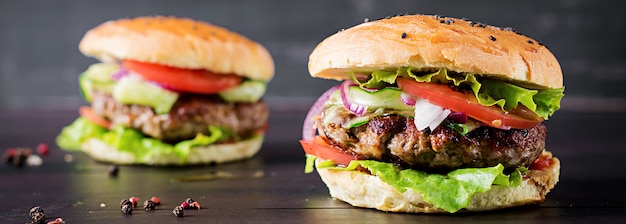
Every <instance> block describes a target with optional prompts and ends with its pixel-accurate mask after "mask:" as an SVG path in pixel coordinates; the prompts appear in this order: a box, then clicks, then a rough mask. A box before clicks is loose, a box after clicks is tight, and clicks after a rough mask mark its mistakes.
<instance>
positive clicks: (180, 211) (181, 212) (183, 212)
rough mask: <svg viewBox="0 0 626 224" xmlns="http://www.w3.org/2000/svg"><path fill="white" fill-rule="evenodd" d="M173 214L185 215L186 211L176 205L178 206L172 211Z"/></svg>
mask: <svg viewBox="0 0 626 224" xmlns="http://www.w3.org/2000/svg"><path fill="white" fill-rule="evenodd" d="M172 214H174V215H175V216H177V217H183V215H185V211H184V210H183V207H181V206H176V208H174V210H173V211H172Z"/></svg>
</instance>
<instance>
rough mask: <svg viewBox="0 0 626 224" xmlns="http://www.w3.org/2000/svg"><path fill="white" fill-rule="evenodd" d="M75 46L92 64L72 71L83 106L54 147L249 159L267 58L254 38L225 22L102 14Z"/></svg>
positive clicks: (269, 72)
mask: <svg viewBox="0 0 626 224" xmlns="http://www.w3.org/2000/svg"><path fill="white" fill-rule="evenodd" d="M79 48H80V50H81V52H82V53H83V54H85V55H87V56H91V57H94V58H96V59H98V60H99V61H100V62H99V63H96V64H93V65H91V66H90V67H89V68H88V69H87V70H86V71H85V72H84V73H82V74H81V75H80V78H79V82H80V90H81V93H82V94H83V96H84V98H85V100H86V101H88V102H90V103H91V106H83V107H81V108H80V110H79V111H80V115H81V116H80V117H79V118H78V119H77V120H76V121H74V122H73V123H72V124H71V125H69V126H67V127H65V128H64V129H63V131H62V132H61V134H60V135H59V136H58V137H57V144H58V145H59V147H61V148H64V149H68V150H82V151H84V152H86V153H87V154H88V155H90V156H91V157H93V158H94V159H96V160H99V161H105V162H111V163H117V164H146V165H190V164H207V163H222V162H228V161H233V160H240V159H245V158H249V157H252V156H253V155H255V154H256V153H257V152H258V150H259V149H260V148H261V144H262V142H263V136H264V133H265V130H266V129H267V121H268V117H269V109H268V107H267V105H266V104H265V103H264V101H263V100H262V96H263V94H264V93H265V90H266V85H267V82H268V81H269V80H270V79H271V78H272V77H273V75H274V62H273V60H272V57H271V55H270V54H269V52H268V51H267V49H265V48H264V47H263V46H262V45H260V44H258V43H256V42H254V41H252V40H249V39H247V38H246V37H244V36H242V35H239V34H237V33H235V32H232V31H229V30H227V29H225V28H222V27H219V26H215V25H212V24H208V23H205V22H200V21H196V20H192V19H188V18H177V17H172V16H155V17H137V18H131V19H120V20H114V21H108V22H105V23H103V24H101V25H99V26H97V27H95V28H93V29H91V30H89V31H88V32H87V33H86V34H85V36H84V37H83V39H82V40H81V42H80V45H79Z"/></svg>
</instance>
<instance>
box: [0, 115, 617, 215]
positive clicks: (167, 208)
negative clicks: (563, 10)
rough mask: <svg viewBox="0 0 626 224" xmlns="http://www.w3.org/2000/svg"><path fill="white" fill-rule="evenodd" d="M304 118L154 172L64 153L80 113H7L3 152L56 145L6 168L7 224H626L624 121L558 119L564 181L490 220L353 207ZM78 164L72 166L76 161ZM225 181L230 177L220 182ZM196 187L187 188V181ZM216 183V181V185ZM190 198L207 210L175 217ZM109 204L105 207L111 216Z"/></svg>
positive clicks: (0, 178)
mask: <svg viewBox="0 0 626 224" xmlns="http://www.w3.org/2000/svg"><path fill="white" fill-rule="evenodd" d="M304 114H305V112H304V111H298V112H293V111H292V112H290V111H272V115H271V118H270V119H271V122H270V129H269V132H268V134H267V137H266V141H265V143H264V145H263V148H262V150H261V152H260V153H259V154H258V155H257V156H255V157H254V158H253V159H251V160H248V161H243V162H238V163H230V164H224V165H219V166H197V167H186V168H154V167H143V166H122V167H120V171H119V175H118V176H117V177H110V176H109V175H108V172H107V169H108V167H109V164H103V163H98V162H94V161H92V160H90V159H89V158H88V157H86V156H85V155H84V154H82V153H70V152H66V151H62V150H60V149H58V147H57V146H56V145H55V144H54V137H55V136H56V134H57V133H58V131H59V130H60V129H61V128H62V127H63V126H64V125H67V124H69V123H70V122H71V121H72V120H73V119H74V118H75V117H76V116H77V114H76V113H75V112H58V111H57V112H45V111H28V112H23V111H0V150H2V152H4V150H5V149H7V148H9V147H20V146H28V147H31V148H34V147H36V145H37V144H38V143H48V144H49V145H50V147H51V153H50V155H49V156H47V157H43V164H42V165H41V166H24V167H19V168H18V167H14V166H9V165H7V164H4V163H3V164H0V223H25V222H27V221H29V220H30V218H29V216H28V210H29V209H30V208H31V207H32V206H35V205H39V206H41V208H43V209H44V211H45V213H46V217H48V219H47V221H49V220H52V219H54V218H56V217H62V218H63V219H65V221H66V222H67V223H218V222H219V223H315V224H325V223H458V222H463V223H486V222H490V223H593V224H596V223H626V194H625V192H626V162H625V161H624V159H626V147H625V146H624V144H623V143H624V139H625V138H626V131H625V130H626V129H625V128H626V126H625V125H626V121H625V120H624V114H623V113H612V114H611V113H608V114H607V113H577V112H568V111H564V112H562V111H559V112H558V113H557V114H556V116H554V117H553V118H551V120H549V121H547V122H546V123H545V124H546V126H548V141H547V147H548V149H549V150H550V151H552V152H553V153H554V155H555V156H557V157H558V158H560V159H561V163H562V171H561V181H560V182H559V183H558V184H557V186H556V188H555V189H554V190H553V191H552V192H551V193H550V194H548V198H547V199H546V201H545V202H544V203H542V204H539V205H534V206H525V207H520V208H514V209H505V210H500V211H494V212H485V213H459V214H452V215H416V214H396V213H386V212H380V211H377V210H372V209H361V208H353V207H351V206H349V205H347V204H345V203H343V202H341V201H338V200H334V199H332V198H330V197H329V196H328V190H327V189H326V187H325V185H324V184H323V183H322V182H321V180H320V179H319V177H318V176H317V174H315V173H313V174H304V172H303V168H304V154H303V152H302V149H301V148H300V146H299V144H298V142H297V140H298V139H299V138H300V127H301V124H302V120H303V118H304ZM69 156H71V157H72V158H73V160H72V161H67V160H66V159H67V157H69ZM222 174H226V175H227V176H230V177H227V178H226V177H221V178H220V176H225V175H222ZM198 177H203V178H199V179H200V180H196V181H183V180H185V179H188V178H198ZM207 177H216V178H207ZM131 196H136V197H139V198H140V201H139V203H143V201H144V200H146V199H148V198H150V197H152V196H156V197H159V198H161V200H162V205H160V206H158V207H157V210H155V211H144V210H141V209H139V210H135V212H134V213H133V214H132V215H123V214H122V213H121V212H120V209H119V203H120V201H121V200H122V199H124V198H128V197H131ZM188 197H191V198H193V199H194V200H196V201H198V202H199V203H200V204H201V207H202V209H200V210H185V217H182V218H177V217H175V216H174V215H173V214H172V209H173V208H174V207H175V206H176V205H178V204H180V203H181V202H182V201H183V200H185V199H186V198H188ZM103 205H104V207H103Z"/></svg>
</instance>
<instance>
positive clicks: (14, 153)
mask: <svg viewBox="0 0 626 224" xmlns="http://www.w3.org/2000/svg"><path fill="white" fill-rule="evenodd" d="M32 153H33V152H32V150H31V149H30V148H8V149H7V150H6V151H4V156H3V158H2V159H3V160H4V162H5V163H7V164H11V165H13V166H17V167H20V166H23V165H24V164H25V163H26V159H28V157H29V156H30V155H31V154H32Z"/></svg>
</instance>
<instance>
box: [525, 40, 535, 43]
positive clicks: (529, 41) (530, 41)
mask: <svg viewBox="0 0 626 224" xmlns="http://www.w3.org/2000/svg"><path fill="white" fill-rule="evenodd" d="M527 42H528V43H529V44H534V43H535V42H533V41H532V40H528V41H527Z"/></svg>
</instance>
